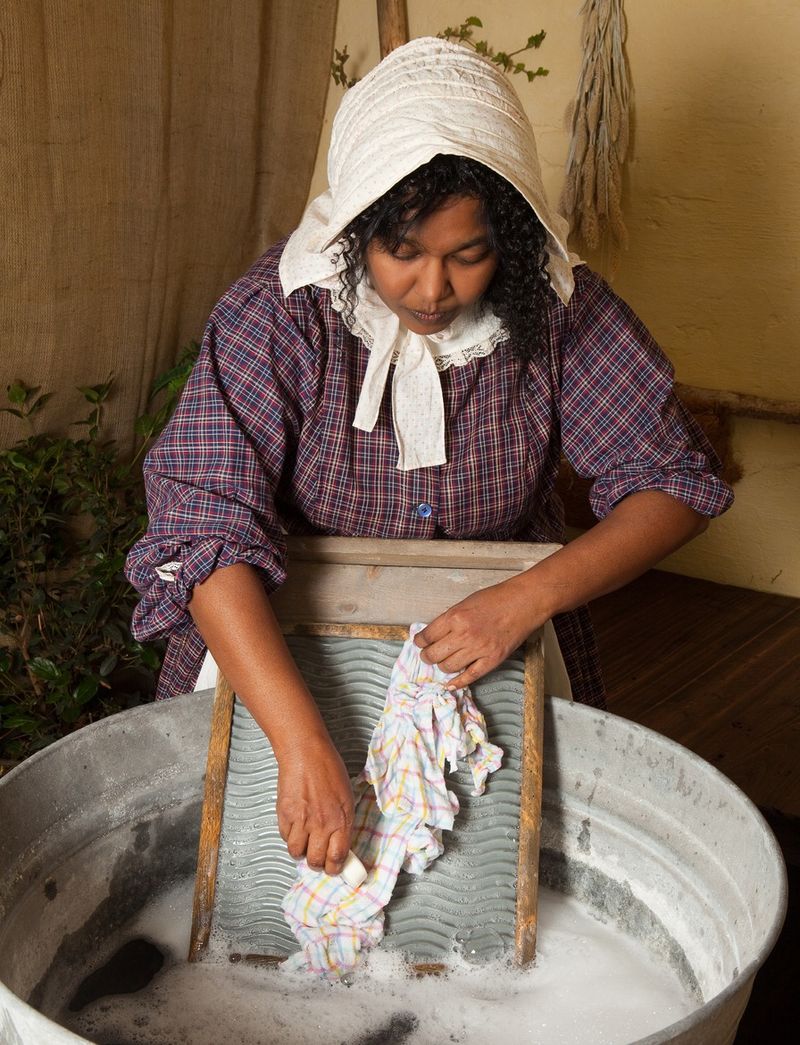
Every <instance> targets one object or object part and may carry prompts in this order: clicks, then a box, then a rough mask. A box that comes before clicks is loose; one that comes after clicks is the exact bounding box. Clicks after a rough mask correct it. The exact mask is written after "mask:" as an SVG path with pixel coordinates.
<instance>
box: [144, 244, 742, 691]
mask: <svg viewBox="0 0 800 1045" xmlns="http://www.w3.org/2000/svg"><path fill="white" fill-rule="evenodd" d="M281 250H282V244H277V245H276V246H275V247H273V248H272V249H271V250H269V251H268V252H267V253H266V254H265V255H264V256H263V257H262V258H261V259H260V260H259V261H258V262H257V263H256V264H255V265H254V266H253V268H252V269H251V270H250V271H249V272H248V273H247V274H246V275H245V276H243V277H242V278H241V279H240V280H238V281H237V282H236V283H235V284H234V285H233V287H232V288H231V289H230V290H229V291H228V292H227V293H226V294H225V296H224V297H223V298H222V300H221V301H220V302H219V304H218V305H217V306H216V308H215V309H214V311H213V313H212V314H211V317H210V319H209V322H208V326H207V329H206V332H205V336H204V339H203V345H202V350H201V353H200V356H199V359H198V361H197V364H196V366H195V368H194V370H193V373H192V375H191V378H190V379H189V382H188V383H187V386H186V388H185V390H184V393H183V395H182V397H181V401H180V403H179V405H178V407H177V409H176V411H175V413H174V415H173V417H172V418H171V420H170V422H169V424H168V426H167V428H166V429H165V430H164V432H163V433H162V435H161V437H160V438H159V440H158V442H157V443H156V445H155V446H154V447H153V449H152V450H151V451H150V453H149V454H148V456H147V458H146V461H145V466H144V471H145V481H146V487H147V503H148V511H149V516H150V523H149V528H148V530H147V532H146V534H145V535H144V536H143V537H142V538H141V540H139V541H138V542H137V543H136V545H135V546H134V547H133V548H132V549H131V551H130V553H129V555H128V560H127V566H126V573H127V576H128V578H129V579H130V581H131V582H132V583H133V584H134V585H135V587H136V588H137V589H138V590H139V592H140V593H141V600H140V602H139V604H138V606H137V608H136V610H135V613H134V619H133V632H134V635H135V636H136V637H137V638H139V639H142V640H146V639H153V638H157V637H163V636H168V638H169V643H168V649H167V654H166V657H165V661H164V665H163V667H162V670H161V674H160V679H159V688H158V694H157V695H158V697H166V696H172V695H174V694H177V693H184V692H188V691H190V690H191V689H192V687H193V685H194V682H195V680H196V678H197V675H198V673H199V670H200V666H201V663H202V659H203V655H204V652H205V647H204V645H203V641H202V639H201V638H200V635H199V633H198V632H197V629H196V628H195V626H194V623H193V621H192V618H191V615H190V613H189V612H188V609H187V606H188V603H189V600H190V599H191V594H192V589H193V587H194V585H195V584H198V583H201V582H202V581H204V580H205V579H206V578H207V577H208V576H209V575H210V574H211V573H212V572H213V571H214V570H215V569H217V568H219V567H223V566H228V565H231V564H233V563H237V562H246V563H250V564H251V565H253V566H254V567H255V568H256V569H257V570H258V571H259V573H260V575H261V577H262V579H263V582H264V584H265V587H266V589H267V590H268V591H273V590H275V589H276V588H277V587H279V586H280V584H281V583H282V582H283V580H284V577H285V549H286V542H285V534H286V533H291V534H327V535H338V536H357V537H383V538H427V539H432V538H438V539H447V538H452V539H460V540H464V539H474V540H490V541H545V542H551V541H556V542H557V541H561V540H562V539H563V509H562V506H561V503H560V501H559V498H558V497H557V495H556V493H555V483H556V478H557V475H558V468H559V462H560V457H561V455H562V453H563V454H564V455H565V456H566V457H567V459H568V460H569V462H570V463H571V465H572V467H573V468H574V469H575V471H576V472H577V474H578V475H580V476H583V477H590V478H592V479H593V480H594V482H593V486H592V490H591V503H592V508H593V510H594V512H595V514H596V515H597V516H598V517H599V518H602V517H603V516H605V515H607V514H608V512H610V511H611V509H612V508H613V507H614V505H615V504H617V503H618V502H619V501H620V500H621V499H622V498H624V497H625V496H626V495H628V494H630V493H633V492H635V491H638V490H646V489H659V490H663V491H665V492H666V493H668V494H670V495H672V496H673V497H676V498H677V499H679V500H681V501H683V502H684V503H686V504H688V505H689V506H691V507H692V508H694V509H695V510H696V511H698V512H700V513H701V514H702V515H705V516H715V515H718V514H720V513H721V512H723V511H724V510H725V509H726V508H727V507H728V506H729V505H730V503H731V500H732V493H731V491H730V489H729V488H728V487H727V486H726V484H725V483H724V482H723V481H722V480H721V479H719V478H718V476H717V475H716V473H715V469H716V468H717V467H718V462H717V460H716V458H715V456H714V453H713V450H711V448H710V446H709V445H708V442H707V440H706V439H705V436H704V435H703V433H702V432H701V430H700V429H699V428H698V426H697V425H696V423H695V422H694V420H693V419H692V417H691V416H690V415H689V414H688V412H687V411H686V410H685V409H684V408H683V406H682V405H681V404H680V403H679V402H678V400H677V399H676V398H675V396H674V394H673V391H672V383H673V372H672V367H671V365H670V363H669V361H668V360H667V359H666V357H665V356H664V355H663V353H662V352H661V351H660V349H659V348H658V346H657V345H656V344H655V342H654V341H653V339H652V337H651V336H650V334H649V333H648V331H647V330H646V328H645V327H644V325H643V324H642V323H641V321H640V320H639V319H638V318H637V317H636V316H635V315H634V313H633V312H632V311H631V310H630V309H629V308H628V306H627V305H625V303H624V302H622V301H621V300H620V299H619V298H618V297H617V296H616V295H615V294H613V292H612V291H611V290H610V289H609V287H608V286H607V285H606V284H605V283H604V282H603V280H602V279H601V278H600V277H599V276H597V275H595V274H594V273H592V272H591V271H589V270H588V269H587V268H586V267H585V266H580V267H578V268H577V269H576V270H575V280H576V285H575V292H574V294H573V296H572V299H571V300H570V303H569V305H566V306H565V305H563V304H562V303H561V302H560V301H559V300H558V298H557V297H556V295H555V294H553V295H552V296H551V303H550V312H549V349H548V351H547V353H546V354H543V355H542V357H541V358H539V359H537V360H536V361H534V362H526V363H523V362H521V361H519V360H518V359H517V358H516V357H515V356H514V355H513V354H512V352H511V351H510V350H509V349H508V347H507V346H506V345H504V344H501V345H499V346H498V347H497V348H496V349H495V351H494V352H493V353H492V354H491V355H489V356H484V357H481V358H476V359H474V360H472V361H471V362H469V363H467V364H466V365H464V366H458V367H451V368H450V369H447V370H444V371H442V372H441V374H440V377H441V381H442V391H443V396H444V403H445V418H446V431H447V447H446V450H447V463H446V464H443V465H438V466H436V467H431V468H422V469H417V470H413V471H408V472H403V471H399V470H398V469H397V468H396V467H395V465H396V460H397V447H396V444H395V438H394V432H393V428H392V417H391V389H390V387H389V385H390V383H389V382H387V389H386V392H385V395H384V400H383V403H382V405H381V410H380V414H379V416H378V420H377V423H376V425H375V428H374V430H373V431H372V432H369V433H367V432H362V431H360V430H358V429H356V428H354V427H353V425H352V420H353V416H354V413H355V407H356V402H357V400H358V396H359V391H360V388H361V381H362V378H363V375H364V371H365V369H366V365H367V360H368V357H369V350H368V348H367V346H366V345H365V344H364V343H363V342H362V341H361V340H359V339H358V338H357V337H355V336H354V335H353V334H351V332H350V331H349V329H348V327H347V326H346V325H345V323H344V321H343V320H342V317H341V316H340V314H339V313H338V312H336V311H335V309H334V308H333V307H332V306H331V300H330V293H329V292H328V291H327V290H323V289H321V288H319V287H315V286H309V287H304V288H301V289H300V290H297V291H295V292H294V293H292V294H290V295H289V297H288V298H287V299H285V298H284V296H283V293H282V290H281V285H280V281H279V278H278V261H279V259H280V255H281ZM554 625H555V628H556V633H557V635H558V638H559V642H560V644H561V648H562V652H563V655H564V661H565V664H566V667H567V671H568V673H569V675H570V680H571V683H572V689H573V695H574V697H575V699H576V700H579V701H582V702H584V703H590V704H594V705H597V706H602V703H603V699H604V697H603V683H602V677H601V674H600V669H599V664H598V654H597V647H596V643H595V640H594V636H593V633H592V628H591V623H590V621H589V616H588V611H587V610H586V609H585V608H583V609H579V610H575V611H572V612H570V613H566V614H563V615H560V616H558V617H556V618H555V620H554Z"/></svg>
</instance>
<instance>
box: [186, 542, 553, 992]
mask: <svg viewBox="0 0 800 1045" xmlns="http://www.w3.org/2000/svg"><path fill="white" fill-rule="evenodd" d="M288 544H289V569H288V575H287V580H286V583H285V584H284V585H283V586H282V588H281V589H280V590H279V591H278V592H277V593H275V594H274V595H273V596H272V600H271V601H272V604H273V607H274V609H275V613H276V615H277V617H278V620H279V621H280V624H281V627H282V630H283V632H284V634H287V635H290V634H294V635H298V634H300V635H324V636H342V637H349V638H366V639H384V640H386V639H389V640H398V641H402V640H404V639H406V638H407V636H408V626H409V624H410V623H411V622H412V621H414V620H432V619H433V617H435V616H436V615H437V614H438V613H440V612H442V611H443V610H445V609H447V608H448V607H450V606H452V605H453V604H454V603H456V602H458V601H459V600H460V599H462V598H464V597H466V596H467V595H468V594H470V593H471V592H474V591H478V590H480V589H481V588H485V587H488V586H490V585H492V584H496V583H498V582H500V581H502V580H504V579H506V578H508V577H512V576H514V575H515V574H517V573H519V572H520V571H522V570H525V569H528V568H529V567H530V566H533V565H535V564H536V563H537V562H540V561H541V560H542V559H544V558H546V557H547V556H548V555H551V554H552V553H553V552H554V551H556V550H558V548H559V547H560V546H559V545H556V544H523V543H509V544H495V543H492V542H479V541H421V540H383V539H372V538H348V537H309V538H290V539H289V542H288ZM543 702H544V655H543V649H542V641H541V634H539V633H537V634H536V635H534V636H531V638H530V639H529V640H528V642H527V644H526V647H525V673H524V694H523V714H522V730H523V743H522V764H521V768H520V779H521V795H520V819H519V850H518V857H517V888H516V908H515V932H514V951H515V961H516V962H517V963H518V964H520V965H525V964H528V963H529V962H530V961H532V960H533V958H534V954H535V949H536V922H537V918H536V909H537V900H538V886H539V875H538V863H539V832H540V824H541V795H542V726H543ZM233 707H234V693H233V690H232V689H231V687H230V685H229V684H228V682H227V680H226V679H225V678H224V676H223V675H222V674H221V673H220V675H219V678H218V680H217V686H216V692H215V695H214V704H213V710H212V719H211V737H210V741H209V746H208V760H207V766H206V778H205V792H204V797H203V812H202V819H201V826H200V841H199V847H198V861H197V874H196V879H195V894H194V904H193V911H192V927H191V937H190V947H189V961H197V960H199V959H200V958H201V957H202V955H203V953H204V952H205V950H206V948H207V946H208V942H209V938H210V935H211V927H212V919H213V911H214V897H215V891H216V881H217V860H218V855H219V844H220V835H221V830H222V811H223V801H224V794H225V783H226V778H227V771H228V752H229V746H230V737H231V725H232V720H233ZM247 957H248V958H250V959H253V960H257V961H262V962H266V963H271V962H275V961H278V960H279V959H277V958H272V957H271V956H255V955H248V956H247ZM415 968H416V969H417V970H418V971H420V972H436V971H440V970H441V969H442V968H443V966H441V965H437V964H436V963H421V964H418V965H416V966H415Z"/></svg>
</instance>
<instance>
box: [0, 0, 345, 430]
mask: <svg viewBox="0 0 800 1045" xmlns="http://www.w3.org/2000/svg"><path fill="white" fill-rule="evenodd" d="M335 20H336V2H335V0H6V2H5V3H3V4H0V286H2V291H1V292H0V398H2V400H3V401H2V402H1V403H0V405H2V406H5V405H6V402H5V387H6V385H8V384H9V383H10V382H11V381H12V380H13V379H15V378H22V379H23V380H25V381H26V382H27V383H28V384H39V385H42V386H43V387H44V388H45V389H46V390H51V391H55V392H56V393H57V396H56V397H55V398H54V399H53V400H52V401H51V402H50V403H49V404H48V406H47V414H46V419H47V425H46V427H47V428H50V429H55V428H59V427H61V426H63V425H64V424H66V423H68V422H70V421H72V420H74V419H75V418H76V417H81V416H83V415H84V414H85V412H86V410H85V405H86V404H85V403H84V402H83V400H82V398H81V396H80V394H79V393H77V392H76V391H75V390H74V388H75V386H76V385H88V384H96V383H98V382H100V381H103V380H104V379H105V378H106V377H107V376H108V375H109V374H110V373H113V374H114V375H115V377H116V393H115V395H114V399H113V401H112V403H111V404H110V406H109V418H110V422H111V423H110V425H109V434H110V435H113V436H114V437H116V438H117V439H118V440H119V441H120V444H121V445H122V446H123V447H126V448H127V447H128V446H129V445H131V442H132V422H133V419H134V418H135V417H136V416H137V415H138V414H139V413H140V412H141V411H142V409H143V407H144V405H145V402H146V399H147V395H148V392H149V389H150V386H151V383H152V380H153V378H154V377H155V376H156V375H157V374H159V373H161V372H163V371H164V370H165V369H167V368H168V367H169V366H171V365H172V363H173V362H174V360H175V357H176V355H177V353H178V351H179V349H180V348H181V347H182V346H183V345H185V344H186V343H188V341H189V340H190V339H192V338H199V337H200V335H201V333H202V329H203V324H204V321H205V319H206V317H207V315H208V313H209V311H210V309H211V307H212V306H213V304H214V302H215V300H216V298H217V297H218V296H219V295H220V293H222V291H223V290H224V289H225V288H226V286H228V284H229V283H230V282H231V281H232V280H233V279H235V278H236V276H237V275H239V274H240V273H241V272H243V271H244V270H245V269H246V268H247V266H248V265H249V264H250V263H251V262H252V261H253V260H254V259H255V258H256V257H257V256H258V255H259V254H260V253H261V252H262V251H263V250H264V249H266V247H268V246H269V245H270V244H271V243H273V242H275V240H277V239H279V238H280V237H281V236H283V235H285V234H286V233H288V232H289V231H291V229H292V227H293V226H294V225H295V223H296V222H297V220H298V219H299V217H300V214H301V212H302V208H303V204H304V202H305V199H306V196H307V193H308V188H309V183H310V179H311V174H312V170H313V165H314V157H315V153H316V148H317V143H318V139H319V133H320V128H321V125H322V118H323V113H324V106H325V95H326V90H327V85H328V76H329V67H330V59H331V54H332V47H333V33H334V26H335ZM23 434H26V430H25V428H24V426H23V425H22V423H21V422H19V421H18V420H15V419H13V418H10V417H9V416H8V415H6V414H0V445H8V444H9V443H10V442H12V441H13V440H14V439H16V438H18V437H19V436H21V435H23Z"/></svg>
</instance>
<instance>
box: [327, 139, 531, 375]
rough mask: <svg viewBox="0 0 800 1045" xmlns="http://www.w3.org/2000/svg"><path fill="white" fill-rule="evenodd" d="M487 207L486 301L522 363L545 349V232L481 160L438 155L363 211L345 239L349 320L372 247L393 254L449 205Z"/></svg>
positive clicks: (520, 199)
mask: <svg viewBox="0 0 800 1045" xmlns="http://www.w3.org/2000/svg"><path fill="white" fill-rule="evenodd" d="M453 196H462V197H463V196H465V197H469V198H473V199H477V200H479V201H480V204H481V212H482V218H483V220H484V221H485V223H486V227H487V230H488V233H489V243H490V246H491V247H492V249H493V250H494V251H495V252H496V254H497V260H498V264H497V271H496V272H495V274H494V277H493V278H492V282H491V283H490V284H489V287H488V289H487V290H486V293H485V294H484V296H483V300H484V302H487V303H488V304H490V305H491V306H492V309H493V310H494V312H495V314H496V315H497V316H498V317H499V318H500V319H501V320H502V321H503V325H504V327H505V329H506V331H507V333H508V341H509V344H510V347H511V350H512V351H513V352H514V353H515V354H516V355H517V356H518V357H519V358H520V359H522V360H529V359H533V358H535V357H536V356H537V355H539V354H540V353H542V352H544V351H545V350H546V347H547V307H548V297H549V294H550V284H549V280H548V276H547V272H546V270H545V265H546V263H547V252H546V250H545V244H546V240H547V232H546V230H545V228H544V226H543V225H542V223H541V222H540V221H539V219H538V218H537V216H536V214H535V213H534V211H533V208H532V207H531V206H530V204H529V203H528V202H527V201H526V200H525V199H524V197H523V196H522V195H521V193H519V192H518V191H517V189H515V188H514V186H513V185H511V184H510V183H509V182H507V181H506V180H505V178H502V177H501V176H500V175H499V174H496V173H495V172H494V171H493V170H490V169H489V168H488V167H485V166H484V165H483V164H482V163H478V161H477V160H471V159H467V158H465V157H463V156H451V155H439V156H434V158H433V159H432V160H431V161H430V162H428V163H426V164H424V165H423V166H422V167H418V168H417V169H416V170H415V171H412V173H411V174H409V175H407V176H406V177H405V178H403V179H402V180H401V181H399V182H398V183H397V184H396V185H394V186H393V187H392V188H391V189H389V191H388V192H387V193H385V194H384V195H383V196H381V197H380V199H378V200H376V201H375V202H374V203H372V204H371V205H370V206H369V207H367V208H366V210H363V211H362V212H361V213H360V214H359V215H358V217H357V218H354V219H353V221H351V222H350V224H349V225H348V226H347V228H346V229H345V230H344V232H343V234H342V239H341V244H342V249H341V254H340V257H341V258H342V259H343V260H344V263H345V268H344V270H343V272H342V277H341V278H342V288H343V292H344V299H345V302H346V308H345V316H346V317H348V318H349V319H352V315H353V308H354V307H355V300H356V287H357V286H358V283H359V281H360V280H361V279H362V278H363V275H364V272H365V269H366V252H367V246H368V245H369V243H370V241H371V240H373V239H377V240H378V242H379V243H380V244H381V246H382V247H383V248H385V249H386V250H388V251H390V252H393V251H395V250H396V249H397V247H398V246H399V245H400V243H401V242H402V240H403V238H404V237H405V236H406V235H407V234H408V232H409V231H410V230H411V229H412V228H413V227H414V226H415V225H416V224H417V222H419V221H421V220H422V219H423V218H426V217H427V216H428V215H429V214H432V213H433V212H434V211H435V210H436V209H437V208H438V207H439V206H440V205H441V204H442V203H443V202H444V201H445V200H446V199H448V198H450V197H453Z"/></svg>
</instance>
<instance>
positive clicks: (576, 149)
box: [561, 0, 631, 254]
mask: <svg viewBox="0 0 800 1045" xmlns="http://www.w3.org/2000/svg"><path fill="white" fill-rule="evenodd" d="M581 13H582V14H583V18H584V22H583V35H582V44H583V65H582V67H581V74H580V79H579V80H578V91H577V97H576V99H575V102H574V103H573V107H572V113H571V123H572V138H571V141H570V146H569V153H568V154H567V168H566V179H565V182H564V191H563V193H562V196H561V208H562V210H563V212H564V214H565V216H566V217H567V218H568V219H569V222H570V225H571V227H572V229H573V231H575V232H577V233H579V234H580V237H581V239H582V240H583V242H584V243H585V245H586V246H587V247H589V248H590V249H592V250H594V249H596V248H597V247H599V246H600V245H601V243H604V242H605V243H608V241H609V240H610V245H611V247H612V250H613V253H614V254H616V253H617V251H618V250H619V249H620V248H622V247H625V246H626V245H627V240H628V233H627V230H626V228H625V223H624V221H623V220H622V208H621V206H620V203H621V197H622V166H623V163H624V162H625V155H626V153H627V151H628V130H629V109H630V100H631V91H630V85H629V80H628V68H627V62H626V59H625V53H624V50H623V45H624V42H625V32H626V22H625V14H624V12H623V10H622V0H586V3H585V4H584V5H583V8H582V9H581Z"/></svg>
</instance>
